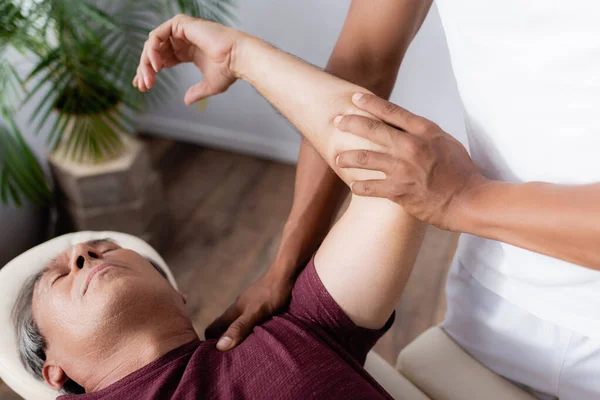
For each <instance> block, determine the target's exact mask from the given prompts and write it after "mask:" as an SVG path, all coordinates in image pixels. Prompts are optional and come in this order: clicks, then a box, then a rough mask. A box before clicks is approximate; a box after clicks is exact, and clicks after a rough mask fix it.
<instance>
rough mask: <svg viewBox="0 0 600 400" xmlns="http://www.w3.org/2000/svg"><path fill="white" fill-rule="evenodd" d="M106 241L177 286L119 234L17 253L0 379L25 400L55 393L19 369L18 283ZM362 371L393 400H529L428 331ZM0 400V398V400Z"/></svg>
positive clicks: (5, 308)
mask: <svg viewBox="0 0 600 400" xmlns="http://www.w3.org/2000/svg"><path fill="white" fill-rule="evenodd" d="M106 237H110V238H112V239H114V240H115V241H116V242H117V243H118V244H119V245H120V246H122V247H125V248H129V249H132V250H135V251H137V252H138V253H140V254H141V255H143V256H145V257H148V258H150V259H152V260H154V261H155V262H156V263H157V264H158V266H159V267H161V268H162V269H163V270H164V271H165V273H166V275H167V277H168V279H169V281H170V282H171V284H173V286H175V287H177V283H176V282H175V279H174V278H173V275H172V274H171V271H170V270H169V267H168V266H167V264H166V263H165V261H164V260H163V258H162V257H161V256H160V254H158V252H157V251H156V250H154V249H153V248H152V247H151V246H150V245H149V244H148V243H146V242H145V241H143V240H142V239H139V238H138V237H135V236H132V235H128V234H124V233H118V232H77V233H70V234H67V235H63V236H60V237H57V238H55V239H52V240H50V241H48V242H46V243H43V244H41V245H39V246H36V247H34V248H32V249H30V250H29V251H27V252H25V253H23V254H21V255H20V256H18V257H17V258H15V259H14V260H12V261H11V262H9V263H8V264H7V265H6V266H4V268H2V269H0V326H1V327H2V329H1V330H0V379H2V380H3V381H4V382H5V383H6V384H7V385H8V386H10V387H11V388H12V390H14V391H15V392H16V393H17V394H19V395H20V396H21V397H23V398H24V399H26V400H50V399H54V398H56V397H57V396H58V395H59V393H58V392H56V391H54V390H52V389H50V388H49V387H47V386H46V384H45V383H44V382H41V381H38V380H36V379H35V378H33V377H32V376H31V375H29V373H28V372H27V371H26V370H25V368H24V367H23V366H22V364H21V362H20V360H19V356H18V350H17V344H16V333H15V329H14V325H13V323H12V320H11V311H12V307H13V304H14V302H15V300H16V298H17V295H18V293H19V290H20V288H21V286H22V284H23V282H24V281H25V280H26V279H27V278H28V277H29V276H31V275H33V274H35V273H36V272H37V271H39V270H40V269H42V268H43V267H44V265H45V264H46V262H47V261H48V260H49V259H50V258H52V257H54V256H56V254H58V253H59V252H60V251H62V250H64V249H66V248H68V247H70V246H72V245H75V244H77V243H81V242H85V241H88V240H93V239H101V238H106ZM365 368H366V369H367V371H369V373H370V374H371V375H372V376H373V377H374V378H375V379H376V380H377V381H378V382H379V383H380V384H381V386H383V387H384V388H385V389H386V390H387V391H388V392H389V393H390V394H391V395H392V396H393V397H394V398H395V399H398V400H474V399H485V400H508V399H516V400H534V397H532V396H531V395H529V394H528V393H526V392H524V391H523V390H521V389H520V388H518V387H517V386H515V385H513V384H511V383H510V382H508V381H507V380H505V379H503V378H501V377H500V376H498V375H496V374H494V373H493V372H492V371H490V370H488V369H487V368H485V367H484V366H482V365H481V364H479V363H478V362H477V361H476V360H474V359H473V358H471V357H470V356H469V355H468V354H467V353H465V352H464V351H463V350H462V349H461V348H460V347H459V346H458V345H456V344H455V343H454V342H453V341H452V340H451V339H450V338H449V337H448V336H447V335H446V334H445V333H444V331H443V330H442V329H441V328H439V327H433V328H431V329H429V330H428V331H427V332H425V333H424V334H422V335H421V336H420V337H419V338H417V339H416V340H415V341H414V342H413V343H411V344H410V345H409V346H407V347H406V348H405V349H404V350H403V351H402V352H401V353H400V356H399V357H398V363H397V366H396V368H394V367H392V366H391V365H390V364H388V363H387V362H386V361H385V360H383V358H381V357H380V356H379V355H377V354H376V353H375V352H370V353H369V355H368V357H367V361H366V364H365ZM0 400H1V399H0Z"/></svg>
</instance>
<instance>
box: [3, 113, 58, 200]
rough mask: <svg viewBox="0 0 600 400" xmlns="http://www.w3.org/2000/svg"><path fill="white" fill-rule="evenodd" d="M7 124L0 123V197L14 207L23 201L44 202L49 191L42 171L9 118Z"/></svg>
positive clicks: (48, 196)
mask: <svg viewBox="0 0 600 400" xmlns="http://www.w3.org/2000/svg"><path fill="white" fill-rule="evenodd" d="M9 124H10V126H9V127H6V126H0V200H1V201H2V203H3V204H8V203H9V200H11V201H12V202H13V203H14V204H15V205H17V206H18V207H21V206H22V205H23V204H24V203H25V201H27V202H30V203H32V204H34V205H42V204H47V202H48V201H49V200H50V197H51V192H50V188H49V186H48V183H47V181H46V178H45V176H44V173H43V171H42V169H41V167H40V165H39V164H38V162H37V161H36V160H35V157H34V156H33V153H32V152H31V150H30V149H29V147H28V146H27V144H26V143H25V141H24V140H23V138H22V135H21V133H20V131H19V130H18V129H17V128H16V125H15V124H14V121H12V119H10V120H9Z"/></svg>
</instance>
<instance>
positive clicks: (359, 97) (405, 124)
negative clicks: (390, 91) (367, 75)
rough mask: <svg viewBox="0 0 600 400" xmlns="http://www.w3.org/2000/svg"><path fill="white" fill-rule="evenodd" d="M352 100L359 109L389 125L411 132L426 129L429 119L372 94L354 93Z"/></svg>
mask: <svg viewBox="0 0 600 400" xmlns="http://www.w3.org/2000/svg"><path fill="white" fill-rule="evenodd" d="M352 101H353V102H354V104H355V105H356V106H357V107H359V108H360V109H361V110H364V111H367V112H368V113H370V114H373V115H374V116H376V117H377V118H380V119H381V120H383V121H385V122H387V123H388V124H390V125H394V126H397V127H398V128H401V129H403V130H405V131H408V132H411V133H420V132H422V131H425V130H427V129H428V127H429V125H430V121H429V120H428V119H426V118H423V117H420V116H418V115H415V114H413V113H411V112H409V111H407V110H405V109H404V108H402V107H400V106H398V105H396V104H394V103H390V102H389V101H387V100H384V99H382V98H380V97H377V96H375V95H372V94H363V93H356V94H355V95H354V96H352Z"/></svg>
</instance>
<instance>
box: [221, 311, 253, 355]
mask: <svg viewBox="0 0 600 400" xmlns="http://www.w3.org/2000/svg"><path fill="white" fill-rule="evenodd" d="M259 322H260V320H259V319H258V318H257V317H256V315H254V314H251V313H248V312H244V313H242V314H241V315H240V316H239V317H238V318H237V319H236V320H235V321H233V322H232V323H231V325H229V328H227V330H226V331H225V333H224V334H223V336H221V338H220V339H219V341H218V342H217V350H220V351H227V350H231V349H232V348H234V347H235V346H237V345H238V344H240V343H241V342H243V341H244V339H245V338H246V337H247V336H248V335H249V334H250V333H251V332H252V330H253V329H254V326H256V325H257V324H258V323H259Z"/></svg>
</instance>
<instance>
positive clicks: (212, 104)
mask: <svg viewBox="0 0 600 400" xmlns="http://www.w3.org/2000/svg"><path fill="white" fill-rule="evenodd" d="M350 2H351V1H350V0H338V1H326V2H325V1H322V0H304V1H280V0H279V1H277V0H262V1H260V2H244V1H241V2H239V6H238V7H239V8H238V16H239V20H240V23H239V28H240V29H242V30H244V31H247V32H249V33H252V34H254V35H256V36H259V37H261V38H263V39H265V40H267V41H269V42H271V43H273V44H274V45H276V46H277V47H279V48H281V49H282V50H284V51H287V52H289V53H292V54H295V55H297V56H299V57H301V58H303V59H305V60H307V61H308V62H310V63H312V64H314V65H317V66H320V67H323V66H324V65H325V64H326V63H327V59H328V58H329V55H330V53H331V51H332V49H333V46H334V44H335V41H336V39H337V36H338V34H339V32H340V31H341V28H342V25H343V22H344V18H345V16H346V12H347V10H348V7H349V5H350ZM178 69H179V71H178V85H177V87H176V88H175V89H174V91H173V94H172V95H169V96H167V97H166V98H165V101H164V105H163V106H162V107H160V108H158V109H153V110H150V112H149V113H147V114H146V115H145V116H143V117H142V118H141V119H140V124H139V129H140V130H141V131H145V132H151V133H155V134H158V135H162V136H167V137H173V138H177V139H180V140H186V141H192V142H196V143H200V144H204V145H208V146H214V147H220V148H226V149H230V150H233V151H240V152H245V153H250V154H255V155H259V156H263V157H267V158H272V159H276V160H282V161H286V162H295V160H296V158H297V152H298V148H299V144H300V136H299V134H298V133H297V132H296V131H295V129H294V128H293V127H292V126H291V125H290V124H289V123H287V122H286V121H285V120H284V119H283V118H282V117H281V116H279V115H278V114H277V113H276V112H275V111H274V110H273V109H272V108H271V106H270V105H269V104H268V103H267V102H266V101H265V100H264V99H263V98H262V97H261V96H260V95H258V93H256V92H255V91H254V89H252V88H251V87H250V86H249V85H248V84H246V83H245V82H238V83H236V84H235V85H233V86H232V87H231V88H230V89H229V91H228V92H227V93H225V94H222V95H219V96H215V97H213V98H210V99H209V100H208V101H207V102H206V103H205V104H201V105H192V106H190V107H189V108H188V107H186V106H185V105H184V104H183V96H184V94H185V91H186V90H187V88H188V87H189V86H191V85H193V84H195V83H196V82H198V81H199V80H200V74H199V72H198V71H197V70H196V69H195V68H194V67H191V66H180V67H178ZM392 101H393V102H395V103H397V104H400V105H402V106H404V107H405V108H407V109H409V110H411V111H413V112H415V113H418V114H421V115H423V116H426V117H428V118H430V119H432V120H434V121H435V122H437V123H438V124H439V125H440V126H442V128H444V129H445V130H447V131H448V132H451V133H452V134H454V135H455V136H456V137H457V138H459V139H460V140H462V141H463V142H464V141H465V138H466V136H465V133H464V125H463V118H462V105H461V103H460V99H459V97H458V92H457V89H456V83H455V81H454V77H453V74H452V70H451V67H450V58H449V55H448V49H447V46H446V40H445V37H444V33H443V29H442V26H441V22H440V19H439V14H438V12H437V8H436V7H435V5H434V6H433V7H432V9H431V12H430V13H429V16H428V17H427V19H426V21H425V23H424V25H423V27H422V29H421V31H420V32H419V34H418V35H417V37H416V38H415V40H414V42H413V44H412V45H411V47H410V49H409V51H408V53H407V55H406V58H405V61H404V63H403V66H402V68H401V71H400V75H399V78H398V82H397V85H396V89H395V90H394V92H393V94H392Z"/></svg>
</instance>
